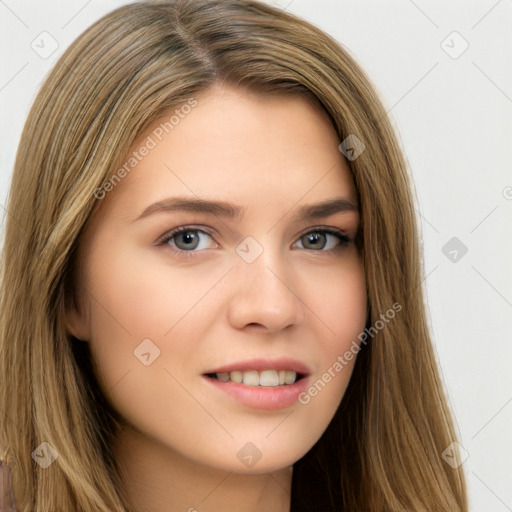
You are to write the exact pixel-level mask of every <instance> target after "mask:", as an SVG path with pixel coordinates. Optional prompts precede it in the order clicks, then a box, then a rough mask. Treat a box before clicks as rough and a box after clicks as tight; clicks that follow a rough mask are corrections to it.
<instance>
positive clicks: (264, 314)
mask: <svg viewBox="0 0 512 512" xmlns="http://www.w3.org/2000/svg"><path fill="white" fill-rule="evenodd" d="M291 274H292V269H291V268H290V267H289V266H287V264H286V262H282V261H280V260H279V258H277V257H271V256H270V253H269V251H265V250H264V251H263V253H262V254H261V255H260V256H259V257H258V258H257V259H256V260H255V261H253V262H252V263H247V262H245V261H243V260H242V259H240V260H239V261H237V263H236V268H235V269H234V272H233V275H232V276H231V279H233V280H235V282H236V285H235V286H234V287H233V293H232V295H231V296H230V303H229V311H228V318H229V321H230V323H231V325H232V326H233V327H235V328H237V329H246V328H250V329H257V330H261V331H262V332H279V331H282V330H283V329H286V328H287V327H291V326H295V325H298V324H300V323H301V322H302V321H303V320H304V304H303V302H302V300H301V298H299V296H298V292H297V291H296V290H295V289H294V288H295V287H294V286H293V281H292V279H291V277H292V276H291Z"/></svg>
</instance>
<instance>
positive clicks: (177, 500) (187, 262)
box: [68, 85, 367, 512]
mask: <svg viewBox="0 0 512 512" xmlns="http://www.w3.org/2000/svg"><path fill="white" fill-rule="evenodd" d="M197 101H198V104H197V106H196V107H195V108H194V109H193V110H192V111H191V112H190V113H189V114H188V115H187V116H185V117H184V118H182V119H180V122H179V124H178V125H177V126H175V127H174V129H173V130H172V132H170V133H169V134H168V135H167V136H165V137H164V138H163V140H162V141H158V144H157V145H156V147H154V148H152V149H151V151H150V152H149V154H147V156H145V157H144V159H143V160H142V161H141V162H140V163H139V164H138V165H137V167H136V168H135V169H134V170H133V171H132V172H131V173H130V174H128V175H127V176H126V177H124V178H123V179H122V181H121V182H120V183H118V184H117V185H116V186H115V189H114V190H112V191H110V192H109V193H108V194H107V195H106V197H105V198H104V199H102V204H101V210H100V214H99V215H96V216H93V217H92V219H91V221H90V223H89V225H88V228H87V230H86V232H85V233H84V236H83V238H82V240H81V244H80V252H79V257H80V275H79V280H80V284H81V286H82V287H83V288H79V289H84V290H87V293H83V294H82V296H81V297H80V298H81V307H80V308H79V311H72V312H70V314H69V318H68V329H69V331H70V333H72V334H73V335H74V336H76V337H77V338H79V339H81V340H86V341H88V342H89V343H90V347H91V353H92V355H93V359H94V361H95V363H96V364H97V365H98V368H99V371H100V384H101V386H102V389H103V391H104V393H105V395H106V396H107V398H108V399H109V401H110V402H111V403H112V405H113V406H114V407H115V409H116V410H117V411H118V412H119V413H120V414H121V416H122V417H123V418H124V420H125V427H124V428H123V431H122V432H120V433H119V436H118V437H117V443H116V446H115V447H114V450H115V454H116V457H117V458H118V460H119V463H120V465H121V467H122V468H123V482H124V485H125V488H126V490H127V493H128V495H129V498H130V500H131V502H132V503H133V510H134V511H136V512H149V511H151V512H178V511H179V512H186V511H190V512H193V511H194V510H197V511H199V512H218V511H219V510H223V511H225V512H256V511H261V510H265V511H267V512H286V511H288V510H289V508H290V491H291V479H292V466H293V464H294V462H296V461H297V460H298V459H300V458H301V457H302V456H303V455H304V454H305V453H307V451H308V450H309V449H310V448H311V447H312V446H313V445H314V444H315V442H316V441H317V440H318V439H319V438H320V436H321V435H322V433H323V432H324V431H325V429H326V428H327V426H328V424H329V422H330V421H331V419H332V417H333V415H334V413H335V411H336V409H337V407H338V405H339V403H340V401H341V399H342V397H343V394H344V392H345V389H346V387H347V385H348V382H349V379H350V375H351V373H352V369H353V364H354V362H355V360H354V359H353V360H352V361H350V362H349V363H348V364H347V365H346V366H344V367H343V369H342V371H339V372H337V373H336V375H335V376H334V377H332V378H331V379H330V381H329V383H328V384H326V385H325V387H323V389H321V391H320V392H318V394H317V395H316V396H314V397H311V399H310V401H309V402H308V403H307V404H303V403H300V402H299V401H295V402H294V403H293V404H292V405H289V406H286V407H282V408H277V409H273V410H265V409H262V408H259V407H254V406H250V405H247V404H246V403H242V402H240V401H239V400H237V399H235V398H233V397H232V396H229V395H228V394H226V393H225V392H223V391H222V390H219V388H218V387H217V386H216V385H214V384H212V382H211V379H209V378H208V377H206V376H205V373H206V372H208V371H209V370H212V369H216V368H220V367H221V366H224V365H227V364H231V363H239V362H243V361H247V360H251V359H254V358H266V359H271V360H274V359H277V358H283V357H292V358H293V359H295V360H297V361H299V362H301V363H303V364H304V365H305V366H306V367H307V368H308V370H309V375H308V376H307V379H308V380H307V382H308V384H309V385H311V384H313V383H314V382H315V381H317V380H318V379H320V378H321V376H322V375H323V374H324V372H326V371H327V369H328V368H330V367H332V366H333V364H334V363H335V361H336V359H337V357H338V356H339V355H341V354H343V353H344V352H345V351H346V350H348V349H349V347H350V346H351V345H352V344H353V342H354V340H357V335H358V334H359V333H360V332H361V331H362V330H363V329H364V326H365V320H366V300H367V297H366V288H365V279H364V271H363V267H362V262H361V257H360V254H359V253H358V251H357V249H356V247H355V245H354V243H353V240H354V237H355V236H356V233H357V230H358V227H359V214H358V211H357V208H356V209H355V210H350V209H342V210H340V211H336V212H334V213H331V214H330V215H327V216H324V217H321V218H312V217H309V218H304V219H301V220H300V219H297V218H296V217H295V216H296V214H297V212H298V210H299V209H300V208H301V207H303V206H306V205H312V204H317V203H320V202H322V201H326V200H328V199H333V198H343V199H345V200H346V201H347V202H350V203H352V204H353V205H356V207H357V196H356V190H355V187H354V183H353V180H352V177H351V174H350V171H349V169H348V167H347V164H346V162H345V161H344V159H343V156H342V154H341V153H340V151H339V150H338V144H339V142H340V141H339V140H338V138H337V135H336V133H335V131H334V129H333V127H332V126H331V124H330V122H329V120H328V119H327V117H326V115H325V114H324V113H322V112H321V111H319V110H318V108H317V107H315V106H314V104H313V103H310V102H309V101H307V100H305V99H304V98H299V97H294V96H288V95H287V96H268V95H259V94H255V93H251V92H248V91H246V90H242V89H235V88H232V87H229V86H226V85H223V86H221V85H216V86H215V87H213V88H211V89H210V90H208V91H207V92H206V93H204V94H202V95H200V96H198V97H197ZM161 122H162V120H158V121H156V122H155V123H153V124H152V125H151V126H150V127H149V128H148V129H147V130H146V131H145V132H144V133H142V134H141V135H140V136H139V137H138V138H137V140H136V141H135V142H134V144H133V146H132V150H137V148H139V147H140V146H141V145H143V144H144V141H145V140H147V137H148V136H151V134H152V133H154V132H153V130H154V129H155V127H158V125H159V124H160V123H161ZM175 196H180V197H186V198H190V199H198V198H202V199H207V200H216V201H229V202H231V203H234V204H235V205H238V206H240V207H241V208H244V209H245V212H244V214H243V216H241V217H240V218H229V217H228V216H223V215H220V213H218V212H216V213H217V214H211V213H205V212H193V211H183V210H180V211H170V210H167V211H164V210H158V211H154V212H153V213H150V214H147V215H144V216H142V217H140V216H141V214H142V212H143V211H145V209H146V208H147V207H148V206H150V205H152V204H154V203H157V202H159V201H163V200H165V199H166V198H170V197H175ZM139 217H140V218H139ZM179 226H187V227H188V231H187V232H186V233H179V234H177V235H176V236H173V237H172V238H170V239H168V240H167V241H163V242H162V240H161V237H162V235H165V234H168V233H169V232H170V231H171V230H172V229H174V228H176V227H179ZM189 226H190V227H189ZM320 228H330V229H331V230H333V231H335V232H339V233H340V234H341V235H340V236H341V238H340V236H338V235H336V234H330V233H326V232H324V231H322V230H321V229H320ZM194 230H195V231H194ZM310 232H312V233H313V235H314V234H315V233H316V236H312V235H311V234H310V235H309V236H306V234H307V233H310ZM247 237H252V239H251V240H249V242H248V241H247ZM344 237H346V238H347V239H348V241H346V239H345V238H344ZM240 247H242V248H244V250H243V251H240V250H239V251H238V252H237V248H239V249H240ZM260 249H261V254H258V255H257V257H256V258H255V259H254V261H252V262H250V263H249V262H248V261H247V260H246V259H244V257H242V256H244V255H255V254H257V253H256V252H254V251H257V252H258V251H260ZM143 340H151V341H150V342H148V341H146V342H144V343H146V345H143V347H145V349H144V353H145V354H146V355H145V356H144V357H145V358H146V362H148V361H147V360H148V358H149V359H151V360H152V361H151V363H150V364H148V365H146V364H144V363H143V362H142V361H141V358H140V357H137V356H136V353H137V350H138V347H140V346H141V343H142V342H143ZM157 350H159V351H160V352H159V355H158V357H156V358H155V354H156V353H157ZM134 351H135V354H134ZM139 352H141V351H140V350H139ZM148 353H149V354H150V355H149V356H148V355H147V354H148ZM139 356H140V354H139ZM269 369H271V368H269ZM247 443H251V444H250V445H248V444H247ZM254 447H255V448H254ZM241 450H242V451H241ZM244 450H245V451H244ZM247 450H249V452H250V453H249V455H251V457H252V456H254V457H257V456H259V457H260V458H259V460H258V461H257V462H256V463H254V464H253V465H250V463H247V462H246V460H245V459H244V456H245V455H247V453H248V452H247ZM251 450H252V451H251ZM251 460H252V459H251Z"/></svg>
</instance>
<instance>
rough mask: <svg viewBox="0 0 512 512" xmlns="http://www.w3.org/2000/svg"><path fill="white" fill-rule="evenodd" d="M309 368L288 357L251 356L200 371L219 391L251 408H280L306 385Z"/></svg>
mask: <svg viewBox="0 0 512 512" xmlns="http://www.w3.org/2000/svg"><path fill="white" fill-rule="evenodd" d="M310 375H311V371H310V369H309V368H308V367H307V366H306V365H305V364H303V363H301V362H299V361H296V360H294V359H290V358H283V359H275V360H269V359H265V360H264V359H254V360H251V361H245V362H239V363H233V364H230V365H226V366H223V367H220V368H215V369H212V370H209V371H207V372H205V373H203V374H202V376H203V377H204V378H205V380H206V381H207V382H209V383H211V384H212V385H213V387H214V388H215V389H217V390H218V391H220V392H221V393H222V394H225V395H228V396H230V397H231V398H232V399H235V401H236V402H237V403H239V404H242V405H245V406H248V407H251V408H255V409H267V410H275V409H284V408H287V407H290V406H292V405H294V404H295V403H296V402H297V400H298V396H299V395H300V393H302V392H303V391H304V390H305V389H306V388H307V386H308V377H309V376H310Z"/></svg>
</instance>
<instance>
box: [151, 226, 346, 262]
mask: <svg viewBox="0 0 512 512" xmlns="http://www.w3.org/2000/svg"><path fill="white" fill-rule="evenodd" d="M188 231H192V232H198V233H204V234H207V235H209V236H211V237H212V238H213V232H212V231H211V230H208V229H204V228H202V229H199V228H197V227H195V226H179V227H177V228H174V229H172V230H171V231H169V232H167V233H165V234H164V235H162V236H161V237H160V238H159V239H158V240H157V241H156V243H155V245H157V246H164V245H168V244H167V242H169V240H171V239H172V238H174V237H175V236H176V235H178V234H180V233H183V232H188ZM310 233H322V234H328V235H333V236H335V237H337V238H338V240H339V241H340V244H339V245H337V246H335V247H334V248H331V249H327V250H324V249H303V250H305V251H311V252H317V253H331V254H332V253H333V252H334V251H335V250H336V249H340V248H343V247H347V246H348V245H349V243H350V242H351V240H350V239H349V237H347V236H346V235H345V234H343V232H342V231H340V230H337V229H333V228H321V227H319V228H315V229H310V230H309V231H306V232H305V233H303V234H302V235H300V236H299V238H298V240H300V239H301V238H302V237H304V236H306V235H309V234H310ZM168 247H169V249H171V251H172V252H173V253H176V254H178V255H179V256H183V257H193V256H195V255H197V253H199V252H202V250H199V251H196V250H190V251H185V250H183V249H177V248H174V247H171V246H170V245H168ZM203 250H204V249H203Z"/></svg>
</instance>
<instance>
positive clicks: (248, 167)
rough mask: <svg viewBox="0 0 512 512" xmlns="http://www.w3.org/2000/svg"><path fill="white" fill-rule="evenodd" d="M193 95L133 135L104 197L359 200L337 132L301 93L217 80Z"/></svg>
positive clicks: (139, 201)
mask: <svg viewBox="0 0 512 512" xmlns="http://www.w3.org/2000/svg"><path fill="white" fill-rule="evenodd" d="M193 100H194V102H195V103H192V102H190V101H189V102H187V103H188V104H189V105H194V106H193V107H192V108H183V105H182V106H179V105H178V106H176V108H174V109H173V110H171V111H169V112H167V113H166V114H165V115H163V116H161V117H160V118H158V119H156V120H155V121H153V122H152V123H151V124H150V125H149V126H148V127H147V128H146V129H145V130H144V132H143V133H141V134H140V135H139V136H138V137H137V138H136V139H135V141H134V142H133V144H132V145H131V147H130V149H129V151H128V153H127V155H126V158H125V162H124V166H125V168H128V169H130V170H129V172H125V173H123V174H124V177H123V178H122V180H120V181H119V182H118V183H117V184H116V185H115V187H114V190H112V191H111V192H109V193H108V194H107V197H106V200H104V201H105V202H108V203H109V205H110V206H116V207H119V206H122V205H124V207H125V208H126V207H129V208H130V209H132V210H133V209H136V210H141V211H142V209H144V206H145V205H147V203H148V202H149V201H159V200H162V199H164V198H165V197H168V196H170V195H180V196H183V195H190V196H196V197H216V198H218V199H224V200H234V199H235V198H236V202H237V203H240V204H248V205H250V204H256V202H257V201H258V200H259V202H265V204H268V205H270V204H279V203H283V205H285V204H286V206H287V207H289V203H290V201H294V202H297V201H299V200H300V199H301V196H305V195H308V196H309V198H310V199H312V200H314V199H315V195H316V196H318V197H320V196H321V198H323V197H324V196H325V195H326V194H327V193H330V195H331V196H332V195H333V194H337V195H340V194H341V195H344V196H346V197H347V199H350V200H352V201H353V202H354V203H355V202H357V199H356V192H355V188H354V185H353V180H352V176H351V173H350V170H349V168H348V166H347V164H346V162H345V159H344V158H343V156H342V154H341V152H340V151H339V149H338V145H339V140H338V136H337V134H336V131H335V130H334V128H333V126H332V124H331V122H330V119H329V117H328V116H327V114H326V113H325V112H324V111H323V110H321V109H320V108H319V106H318V105H317V104H316V103H315V102H314V101H313V100H311V99H310V98H308V97H307V96H303V95H297V94H293V95H290V94H279V95H269V94H266V93H255V92H253V91H248V90H246V89H237V88H233V87H229V86H215V87H213V88H211V89H209V90H208V91H206V92H205V93H203V94H201V95H198V96H197V97H195V98H193ZM184 105H186V104H184ZM132 164H133V165H132Z"/></svg>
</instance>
